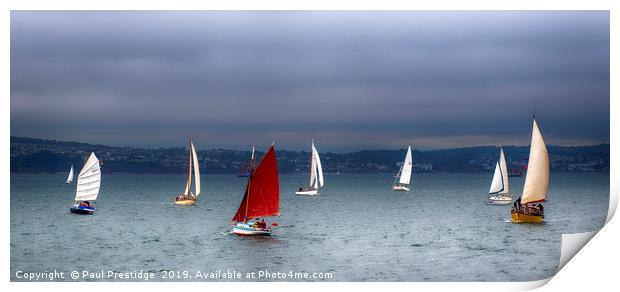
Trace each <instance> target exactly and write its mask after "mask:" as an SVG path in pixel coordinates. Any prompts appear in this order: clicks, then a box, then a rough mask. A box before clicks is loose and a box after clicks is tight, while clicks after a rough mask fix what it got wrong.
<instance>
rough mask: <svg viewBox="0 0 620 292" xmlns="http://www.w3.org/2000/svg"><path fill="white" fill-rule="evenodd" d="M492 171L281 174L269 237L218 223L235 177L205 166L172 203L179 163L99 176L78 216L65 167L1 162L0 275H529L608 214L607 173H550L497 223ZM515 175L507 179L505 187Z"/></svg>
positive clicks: (235, 198) (518, 182)
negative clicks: (5, 248)
mask: <svg viewBox="0 0 620 292" xmlns="http://www.w3.org/2000/svg"><path fill="white" fill-rule="evenodd" d="M491 177H492V174H491V173H488V174H486V173H485V174H482V173H479V174H414V176H413V179H412V184H413V187H412V191H411V192H409V193H396V192H392V191H391V184H392V181H393V177H392V176H391V175H377V174H341V175H335V174H328V175H327V176H326V178H325V180H326V186H325V188H324V189H322V191H321V195H320V196H318V197H300V196H295V194H294V191H295V190H296V189H297V188H298V186H301V185H303V184H304V183H306V181H307V175H304V174H284V175H281V176H280V190H281V203H280V206H281V208H280V209H281V213H282V215H281V216H280V217H276V218H273V221H275V222H277V223H278V225H279V226H278V227H276V228H275V229H274V232H273V235H272V236H271V237H239V236H236V235H233V234H230V231H231V226H230V225H228V222H229V221H230V219H231V218H232V216H233V215H234V213H235V212H236V209H237V207H238V204H239V201H240V199H241V196H242V193H243V190H244V187H245V182H246V178H238V177H236V176H234V175H211V174H205V175H203V178H202V186H203V193H202V194H201V197H200V199H199V201H198V204H197V205H196V206H176V205H174V204H173V200H174V196H175V195H177V194H178V193H180V192H181V191H182V190H183V188H184V184H185V179H186V178H185V177H184V176H183V175H135V174H104V175H103V180H102V188H101V192H100V196H99V199H98V200H97V204H96V206H97V212H96V214H95V215H93V216H80V215H73V214H70V213H69V206H70V205H71V204H72V202H73V196H74V193H75V184H72V185H65V183H64V180H65V179H66V174H55V175H33V174H28V175H26V174H11V231H10V233H11V239H10V241H11V247H10V250H11V280H13V281H21V280H22V279H21V278H17V277H16V272H17V271H26V272H41V271H45V270H49V271H51V270H58V271H65V272H69V271H74V270H77V271H84V270H87V271H100V270H105V271H108V270H110V271H117V272H130V271H140V270H142V271H145V272H147V271H148V272H153V273H155V274H156V275H157V276H156V278H155V280H160V281H161V280H162V279H160V274H162V273H167V271H181V272H182V271H188V273H189V274H190V275H192V274H193V273H195V272H197V271H201V272H214V271H217V270H221V271H227V270H235V271H238V272H242V273H247V272H253V271H255V272H258V271H261V270H262V271H269V272H285V273H288V272H289V271H293V272H308V273H314V272H318V273H331V275H332V276H331V278H330V279H309V280H308V279H306V280H304V281H527V280H538V279H543V278H547V277H549V276H552V275H553V274H554V273H555V270H556V269H557V266H558V263H559V258H560V239H561V234H562V233H575V232H585V231H592V230H595V229H597V228H600V227H602V225H603V223H604V220H605V217H606V215H607V208H608V200H609V174H584V173H552V174H551V178H550V187H549V196H548V199H549V202H547V203H546V208H545V213H546V214H545V216H546V218H545V223H544V224H541V225H532V224H512V223H509V218H510V214H509V213H510V206H490V205H487V204H486V196H487V194H486V192H487V191H488V187H489V184H490V181H491ZM523 179H524V178H511V181H510V185H511V188H512V191H513V192H514V193H515V194H520V193H521V188H522V186H523ZM60 280H62V279H60ZM64 280H71V279H70V278H68V277H67V278H66V279H64ZM174 280H179V281H181V280H186V281H187V280H189V281H196V279H183V278H181V279H178V278H177V279H174ZM242 280H244V279H242ZM257 280H259V281H260V280H264V279H254V281H257ZM286 280H288V281H291V280H295V279H286ZM137 281H140V280H137Z"/></svg>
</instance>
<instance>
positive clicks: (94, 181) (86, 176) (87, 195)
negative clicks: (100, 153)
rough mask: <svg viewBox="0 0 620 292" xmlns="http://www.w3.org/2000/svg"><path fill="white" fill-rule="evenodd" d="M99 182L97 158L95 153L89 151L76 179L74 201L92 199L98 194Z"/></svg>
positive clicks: (99, 171)
mask: <svg viewBox="0 0 620 292" xmlns="http://www.w3.org/2000/svg"><path fill="white" fill-rule="evenodd" d="M100 184H101V169H100V168H99V159H97V156H95V153H91V154H90V157H88V159H87V160H86V163H84V167H82V170H81V171H80V174H79V175H78V179H77V190H76V192H75V200H76V201H94V200H96V199H97V195H99V186H100Z"/></svg>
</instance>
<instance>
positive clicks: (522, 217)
mask: <svg viewBox="0 0 620 292" xmlns="http://www.w3.org/2000/svg"><path fill="white" fill-rule="evenodd" d="M543 218H545V216H544V215H529V214H523V213H519V212H511V219H512V223H542V222H543Z"/></svg>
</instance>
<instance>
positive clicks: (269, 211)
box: [232, 144, 280, 223]
mask: <svg viewBox="0 0 620 292" xmlns="http://www.w3.org/2000/svg"><path fill="white" fill-rule="evenodd" d="M279 215H280V183H279V182H278V165H277V163H276V151H275V145H273V144H272V145H271V147H269V150H267V153H265V156H263V160H262V161H261V162H260V163H259V164H258V166H257V167H256V169H255V170H254V171H253V172H252V173H251V174H250V178H249V179H248V185H247V186H246V189H245V195H244V196H243V200H242V201H241V205H240V206H239V210H237V214H235V217H233V219H232V223H235V222H239V221H246V220H247V219H251V218H255V217H265V216H279Z"/></svg>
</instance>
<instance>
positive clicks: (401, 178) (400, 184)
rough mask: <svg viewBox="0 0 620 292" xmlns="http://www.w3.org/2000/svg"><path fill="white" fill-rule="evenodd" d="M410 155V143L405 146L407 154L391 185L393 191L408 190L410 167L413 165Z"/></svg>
mask: <svg viewBox="0 0 620 292" xmlns="http://www.w3.org/2000/svg"><path fill="white" fill-rule="evenodd" d="M412 160H413V159H412V157H411V145H409V148H407V155H406V156H405V161H404V162H403V164H402V165H401V166H400V169H399V170H398V174H397V175H396V179H395V180H394V184H393V185H392V191H395V192H408V191H409V183H410V182H411V168H412V167H413V164H412V163H413V161H412Z"/></svg>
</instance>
